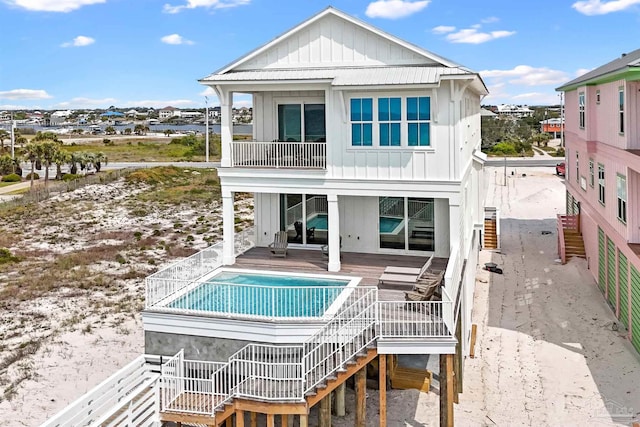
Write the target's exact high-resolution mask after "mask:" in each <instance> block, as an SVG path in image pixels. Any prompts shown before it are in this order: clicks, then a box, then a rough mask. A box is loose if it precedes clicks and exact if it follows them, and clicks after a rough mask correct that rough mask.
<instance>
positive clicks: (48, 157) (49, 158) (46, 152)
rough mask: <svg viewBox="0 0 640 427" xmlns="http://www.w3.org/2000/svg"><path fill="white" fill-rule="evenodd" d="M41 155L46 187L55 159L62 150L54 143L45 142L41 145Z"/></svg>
mask: <svg viewBox="0 0 640 427" xmlns="http://www.w3.org/2000/svg"><path fill="white" fill-rule="evenodd" d="M40 150H41V151H40V155H41V157H42V163H44V185H45V186H46V185H47V184H48V183H49V167H51V165H52V164H53V159H54V157H55V155H56V153H57V152H58V151H60V148H59V147H58V144H57V143H56V142H54V141H43V142H41V143H40Z"/></svg>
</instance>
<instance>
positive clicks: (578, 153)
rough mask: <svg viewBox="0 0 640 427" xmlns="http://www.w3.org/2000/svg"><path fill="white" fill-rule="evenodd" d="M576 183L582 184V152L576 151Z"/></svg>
mask: <svg viewBox="0 0 640 427" xmlns="http://www.w3.org/2000/svg"><path fill="white" fill-rule="evenodd" d="M576 182H577V183H580V152H578V151H576Z"/></svg>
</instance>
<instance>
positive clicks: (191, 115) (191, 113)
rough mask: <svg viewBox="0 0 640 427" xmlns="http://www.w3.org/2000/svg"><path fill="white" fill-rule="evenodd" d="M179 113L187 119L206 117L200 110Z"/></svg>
mask: <svg viewBox="0 0 640 427" xmlns="http://www.w3.org/2000/svg"><path fill="white" fill-rule="evenodd" d="M179 113H180V114H179V116H180V117H182V118H185V119H195V118H199V117H204V113H201V112H200V111H180V112H179Z"/></svg>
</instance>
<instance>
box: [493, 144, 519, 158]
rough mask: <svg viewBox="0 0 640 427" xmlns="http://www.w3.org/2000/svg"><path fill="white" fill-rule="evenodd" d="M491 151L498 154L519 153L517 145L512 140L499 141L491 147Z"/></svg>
mask: <svg viewBox="0 0 640 427" xmlns="http://www.w3.org/2000/svg"><path fill="white" fill-rule="evenodd" d="M491 153H492V154H497V155H514V154H516V153H517V151H516V147H515V146H514V145H513V144H512V143H510V142H499V143H497V144H496V145H494V146H493V147H491Z"/></svg>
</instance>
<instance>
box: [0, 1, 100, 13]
mask: <svg viewBox="0 0 640 427" xmlns="http://www.w3.org/2000/svg"><path fill="white" fill-rule="evenodd" d="M4 2H5V3H8V4H9V5H12V6H16V7H21V8H23V9H27V10H32V11H38V12H71V11H73V10H76V9H80V8H81V7H82V6H88V5H92V4H99V3H106V2H107V0H4Z"/></svg>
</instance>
